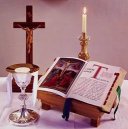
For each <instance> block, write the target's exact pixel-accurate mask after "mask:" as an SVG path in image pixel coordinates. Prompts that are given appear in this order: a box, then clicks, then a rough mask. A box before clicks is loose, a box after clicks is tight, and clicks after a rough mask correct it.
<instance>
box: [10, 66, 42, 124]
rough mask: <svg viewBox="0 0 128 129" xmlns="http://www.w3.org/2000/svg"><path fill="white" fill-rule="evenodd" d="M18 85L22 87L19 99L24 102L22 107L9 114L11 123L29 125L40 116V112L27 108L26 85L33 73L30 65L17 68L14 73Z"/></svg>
mask: <svg viewBox="0 0 128 129" xmlns="http://www.w3.org/2000/svg"><path fill="white" fill-rule="evenodd" d="M12 76H13V78H14V80H15V82H16V84H17V86H18V87H19V88H20V90H21V93H20V94H19V96H18V99H19V100H20V101H21V102H22V107H21V108H20V109H18V110H16V111H13V112H12V113H11V114H10V115H9V121H10V123H12V124H14V125H18V126H27V125H30V124H33V123H34V122H36V121H37V120H38V118H39V114H38V113H37V112H35V111H34V110H32V109H27V106H26V100H27V99H28V95H27V94H26V93H25V90H26V87H27V86H28V85H29V83H30V81H31V77H32V74H31V73H30V68H29V67H18V68H15V70H14V73H13V74H12Z"/></svg>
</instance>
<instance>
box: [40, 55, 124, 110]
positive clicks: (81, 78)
mask: <svg viewBox="0 0 128 129" xmlns="http://www.w3.org/2000/svg"><path fill="white" fill-rule="evenodd" d="M122 70H123V69H122V68H120V67H116V66H111V65H107V64H103V63H99V62H96V61H84V60H82V59H79V58H74V57H65V58H60V57H58V58H56V60H55V61H54V62H53V64H52V66H51V67H50V68H49V69H48V70H47V72H46V73H45V75H44V76H42V77H41V78H40V80H39V88H38V90H43V91H48V92H52V93H55V94H57V95H60V96H62V97H66V98H73V99H76V100H79V101H82V102H85V103H88V104H91V105H95V106H98V107H103V106H104V105H105V103H106V100H107V98H108V96H109V95H111V91H112V90H113V87H114V90H115V91H116V89H117V87H118V85H119V84H120V83H119V82H120V81H119V79H118V78H119V75H120V72H121V71H122ZM123 73H124V76H125V74H126V72H125V71H124V70H123ZM124 76H122V79H124ZM120 78H121V77H120ZM117 82H118V83H117ZM114 94H115V93H114ZM111 97H112V95H111ZM109 109H110V108H109Z"/></svg>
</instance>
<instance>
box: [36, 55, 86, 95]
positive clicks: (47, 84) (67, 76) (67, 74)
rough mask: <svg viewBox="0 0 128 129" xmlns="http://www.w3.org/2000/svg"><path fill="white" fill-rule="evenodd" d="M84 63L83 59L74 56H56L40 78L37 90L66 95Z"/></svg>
mask: <svg viewBox="0 0 128 129" xmlns="http://www.w3.org/2000/svg"><path fill="white" fill-rule="evenodd" d="M84 64H85V61H83V60H81V59H78V58H74V57H65V58H60V57H58V58H56V60H55V61H54V62H53V64H52V66H51V67H50V68H49V69H48V71H47V72H46V73H45V75H44V76H42V77H41V78H40V80H39V84H38V85H39V88H38V90H43V91H48V92H53V93H55V94H58V95H60V96H63V97H66V94H67V92H68V90H69V89H70V87H71V85H72V83H73V82H74V80H75V79H76V78H77V76H78V74H79V73H80V71H81V69H82V68H83V66H84Z"/></svg>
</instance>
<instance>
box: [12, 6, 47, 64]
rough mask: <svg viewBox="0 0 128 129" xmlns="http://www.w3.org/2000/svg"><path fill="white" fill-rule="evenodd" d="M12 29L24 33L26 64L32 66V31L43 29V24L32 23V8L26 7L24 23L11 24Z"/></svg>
mask: <svg viewBox="0 0 128 129" xmlns="http://www.w3.org/2000/svg"><path fill="white" fill-rule="evenodd" d="M13 28H21V29H23V30H25V31H26V63H30V64H33V30H35V29H37V28H45V22H33V10H32V6H30V5H28V6H26V22H13Z"/></svg>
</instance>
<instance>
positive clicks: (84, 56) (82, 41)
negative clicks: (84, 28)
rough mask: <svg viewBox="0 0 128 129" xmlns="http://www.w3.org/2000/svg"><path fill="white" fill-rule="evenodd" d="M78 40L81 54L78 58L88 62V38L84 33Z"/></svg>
mask: <svg viewBox="0 0 128 129" xmlns="http://www.w3.org/2000/svg"><path fill="white" fill-rule="evenodd" d="M79 40H80V45H81V52H80V53H79V55H78V57H79V58H81V59H83V60H88V59H89V58H90V57H89V53H88V51H87V46H88V42H89V37H87V35H86V34H85V33H82V36H80V38H79Z"/></svg>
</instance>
